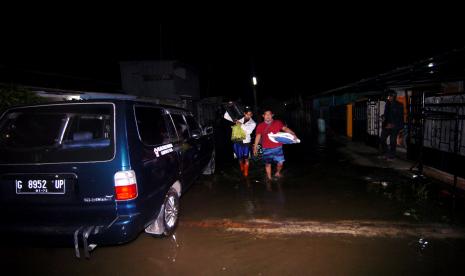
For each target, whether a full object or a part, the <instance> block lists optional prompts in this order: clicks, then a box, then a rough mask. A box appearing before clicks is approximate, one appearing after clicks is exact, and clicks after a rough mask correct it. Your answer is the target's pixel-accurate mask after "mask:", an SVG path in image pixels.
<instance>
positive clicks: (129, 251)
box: [1, 138, 465, 275]
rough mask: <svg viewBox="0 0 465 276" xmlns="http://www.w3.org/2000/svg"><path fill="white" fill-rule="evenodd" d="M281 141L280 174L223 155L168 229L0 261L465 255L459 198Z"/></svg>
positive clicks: (452, 262) (422, 259)
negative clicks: (268, 177)
mask: <svg viewBox="0 0 465 276" xmlns="http://www.w3.org/2000/svg"><path fill="white" fill-rule="evenodd" d="M312 144H313V145H314V146H311V147H309V146H308V144H307V146H306V147H304V144H301V145H292V146H287V147H285V153H286V158H287V161H286V164H285V169H284V171H283V174H284V178H282V179H279V180H275V181H273V182H270V183H269V182H266V181H265V180H264V170H263V165H262V164H260V163H252V164H251V174H250V176H249V178H248V179H244V178H242V177H240V172H239V167H238V165H237V164H236V163H235V162H232V161H231V162H228V161H225V162H223V163H222V164H219V165H218V167H217V173H216V174H215V175H214V176H203V177H201V178H200V179H199V180H198V181H197V183H196V184H195V185H194V186H193V187H192V188H191V189H190V190H189V191H188V192H187V193H186V194H185V195H184V196H183V197H182V199H181V218H180V224H179V226H178V228H177V231H176V233H175V235H174V236H173V237H171V238H164V239H157V238H153V237H150V236H148V235H146V234H143V233H142V234H141V235H140V236H139V237H138V238H137V239H136V240H135V241H133V242H131V243H129V244H126V245H121V246H111V247H98V248H97V249H96V250H95V251H94V252H93V253H92V255H91V258H90V259H89V260H85V259H81V260H78V259H76V258H75V257H74V255H73V253H74V252H73V250H72V249H71V248H38V247H35V246H26V247H13V246H10V247H3V248H2V249H1V260H2V264H3V265H6V266H8V267H11V268H13V269H14V271H16V272H17V273H16V274H23V273H24V274H29V275H108V274H111V275H167V274H173V275H217V274H225V275H296V274H297V275H311V274H315V275H373V274H377V275H400V274H416V275H438V274H439V275H444V274H451V273H453V272H455V273H457V274H459V273H460V271H461V269H460V267H459V265H460V263H461V260H463V259H464V257H465V250H464V249H465V239H464V238H465V230H464V229H465V228H463V218H462V217H461V216H460V215H458V214H460V212H461V211H460V210H461V209H460V208H461V204H462V201H461V199H460V198H461V197H460V196H458V198H457V199H456V200H455V202H454V205H455V210H452V208H451V206H452V201H451V194H450V193H449V192H448V191H447V189H446V188H444V187H442V186H441V184H439V183H435V182H432V181H430V180H427V179H423V178H422V177H421V176H415V175H411V176H409V175H406V174H402V173H399V172H397V171H395V170H393V169H392V168H389V166H386V167H382V166H381V167H380V166H375V165H373V166H360V165H355V164H354V162H352V161H353V160H351V158H350V157H348V156H347V155H344V154H342V153H341V152H340V151H339V150H338V149H339V148H340V147H342V146H343V145H340V144H339V143H336V142H334V141H325V139H321V138H320V140H319V141H318V139H317V140H315V141H314V142H313V143H312Z"/></svg>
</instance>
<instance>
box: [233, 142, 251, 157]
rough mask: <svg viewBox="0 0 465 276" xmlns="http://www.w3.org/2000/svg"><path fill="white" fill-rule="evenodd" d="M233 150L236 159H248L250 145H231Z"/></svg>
mask: <svg viewBox="0 0 465 276" xmlns="http://www.w3.org/2000/svg"><path fill="white" fill-rule="evenodd" d="M233 148H234V154H235V155H236V158H237V159H240V160H242V159H248V158H249V156H250V144H249V143H247V144H244V143H234V144H233Z"/></svg>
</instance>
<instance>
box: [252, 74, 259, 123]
mask: <svg viewBox="0 0 465 276" xmlns="http://www.w3.org/2000/svg"><path fill="white" fill-rule="evenodd" d="M257 83H258V82H257V77H255V76H253V77H252V84H253V86H252V88H253V108H254V110H253V113H255V114H256V115H255V116H257V115H258V113H257V111H258V109H257V88H256V87H257Z"/></svg>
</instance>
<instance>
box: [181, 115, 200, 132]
mask: <svg viewBox="0 0 465 276" xmlns="http://www.w3.org/2000/svg"><path fill="white" fill-rule="evenodd" d="M185 118H186V121H187V125H188V126H189V130H190V133H191V136H192V134H193V133H201V129H200V125H199V124H198V123H197V121H196V120H195V119H194V117H193V116H192V115H187V116H186V117H185Z"/></svg>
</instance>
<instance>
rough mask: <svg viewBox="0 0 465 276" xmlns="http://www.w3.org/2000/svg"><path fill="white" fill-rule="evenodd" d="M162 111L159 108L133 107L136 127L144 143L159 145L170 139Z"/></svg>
mask: <svg viewBox="0 0 465 276" xmlns="http://www.w3.org/2000/svg"><path fill="white" fill-rule="evenodd" d="M163 113H164V112H163V110H162V109H160V108H154V107H143V106H136V107H135V114H136V121H137V129H138V131H139V136H140V138H141V140H142V142H143V143H144V144H146V145H159V144H165V143H168V142H169V141H170V135H169V133H168V130H167V129H166V122H165V119H164V117H163Z"/></svg>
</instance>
